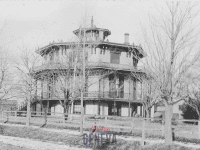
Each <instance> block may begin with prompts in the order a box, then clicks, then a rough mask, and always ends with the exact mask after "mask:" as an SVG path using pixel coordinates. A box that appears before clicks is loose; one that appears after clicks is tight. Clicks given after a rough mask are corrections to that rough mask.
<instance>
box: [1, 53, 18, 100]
mask: <svg viewBox="0 0 200 150" xmlns="http://www.w3.org/2000/svg"><path fill="white" fill-rule="evenodd" d="M0 53H1V56H0V101H2V100H8V99H11V98H13V97H15V95H14V93H13V92H14V87H13V85H12V84H11V82H12V77H13V76H12V72H11V63H10V61H9V58H8V54H7V53H6V52H4V51H3V50H0Z"/></svg>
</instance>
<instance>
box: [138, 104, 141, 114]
mask: <svg viewBox="0 0 200 150" xmlns="http://www.w3.org/2000/svg"><path fill="white" fill-rule="evenodd" d="M137 114H139V115H141V109H140V106H137Z"/></svg>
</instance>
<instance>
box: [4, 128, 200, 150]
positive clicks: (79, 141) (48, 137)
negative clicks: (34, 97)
mask: <svg viewBox="0 0 200 150" xmlns="http://www.w3.org/2000/svg"><path fill="white" fill-rule="evenodd" d="M0 128H1V129H2V132H1V134H3V135H7V136H14V137H21V138H29V139H35V140H39V141H43V142H47V141H51V142H54V143H57V142H59V144H63V145H68V146H71V147H79V148H92V147H93V146H92V145H89V144H87V145H84V144H83V136H81V135H72V134H67V133H65V132H63V133H62V132H61V133H60V132H59V133H58V132H49V131H44V130H43V129H42V128H32V127H24V126H6V125H0ZM116 140H117V144H116V143H112V142H108V141H106V140H104V141H102V144H101V141H100V142H99V143H98V144H99V145H96V149H102V150H112V149H113V150H116V149H117V150H124V149H126V150H133V149H134V150H139V149H144V150H149V149H150V150H151V149H152V150H161V149H162V150H171V149H172V150H178V149H180V150H182V149H184V150H192V149H191V148H186V147H183V146H178V145H172V146H169V147H166V146H162V144H156V145H149V144H148V143H147V146H145V147H141V146H140V142H137V141H128V140H122V139H120V140H119V139H117V137H116ZM16 149H17V148H16ZM22 150H24V149H22ZM199 150H200V149H199Z"/></svg>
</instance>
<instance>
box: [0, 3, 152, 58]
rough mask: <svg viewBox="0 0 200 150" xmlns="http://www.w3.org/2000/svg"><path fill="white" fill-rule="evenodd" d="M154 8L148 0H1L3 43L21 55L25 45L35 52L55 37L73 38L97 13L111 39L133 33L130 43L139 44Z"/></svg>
mask: <svg viewBox="0 0 200 150" xmlns="http://www.w3.org/2000/svg"><path fill="white" fill-rule="evenodd" d="M153 9H154V7H153V1H147V0H146V1H145V0H143V1H136V0H133V1H130V0H127V1H123V0H116V1H114V0H107V1H106V0H103V1H100V0H93V1H92V0H85V1H83V0H82V1H81V0H73V1H71V0H66V1H64V0H63V1H55V0H54V1H52V0H41V1H39V0H36V1H30V0H24V1H17V2H16V1H0V25H1V27H2V28H3V32H2V33H1V34H0V40H1V41H0V42H1V46H3V47H6V48H7V50H9V52H10V53H12V54H13V53H15V54H17V53H16V52H19V49H22V46H23V45H25V46H26V47H29V48H30V49H32V50H33V51H34V50H35V48H38V47H42V46H45V45H47V44H49V42H52V41H53V40H54V41H55V42H57V41H58V40H63V41H69V40H71V39H72V38H73V33H72V31H73V30H76V29H77V28H78V27H79V26H80V25H81V24H82V23H83V18H84V16H85V15H86V19H87V24H88V25H90V20H91V16H93V18H94V24H95V25H96V26H97V27H99V28H106V29H109V30H110V31H111V35H110V36H109V38H108V39H109V41H112V42H118V43H123V42H124V33H129V34H130V43H131V44H132V43H133V42H134V43H135V44H139V43H140V36H141V27H140V26H141V23H142V24H143V23H144V22H145V21H146V19H147V16H148V14H149V13H152V12H153ZM4 25H5V28H4Z"/></svg>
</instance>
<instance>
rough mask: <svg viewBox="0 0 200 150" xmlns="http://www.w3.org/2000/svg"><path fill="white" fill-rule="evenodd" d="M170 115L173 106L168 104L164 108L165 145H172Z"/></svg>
mask: <svg viewBox="0 0 200 150" xmlns="http://www.w3.org/2000/svg"><path fill="white" fill-rule="evenodd" d="M172 114H173V105H171V104H168V105H166V106H165V144H166V145H171V144H172V122H171V120H172Z"/></svg>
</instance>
